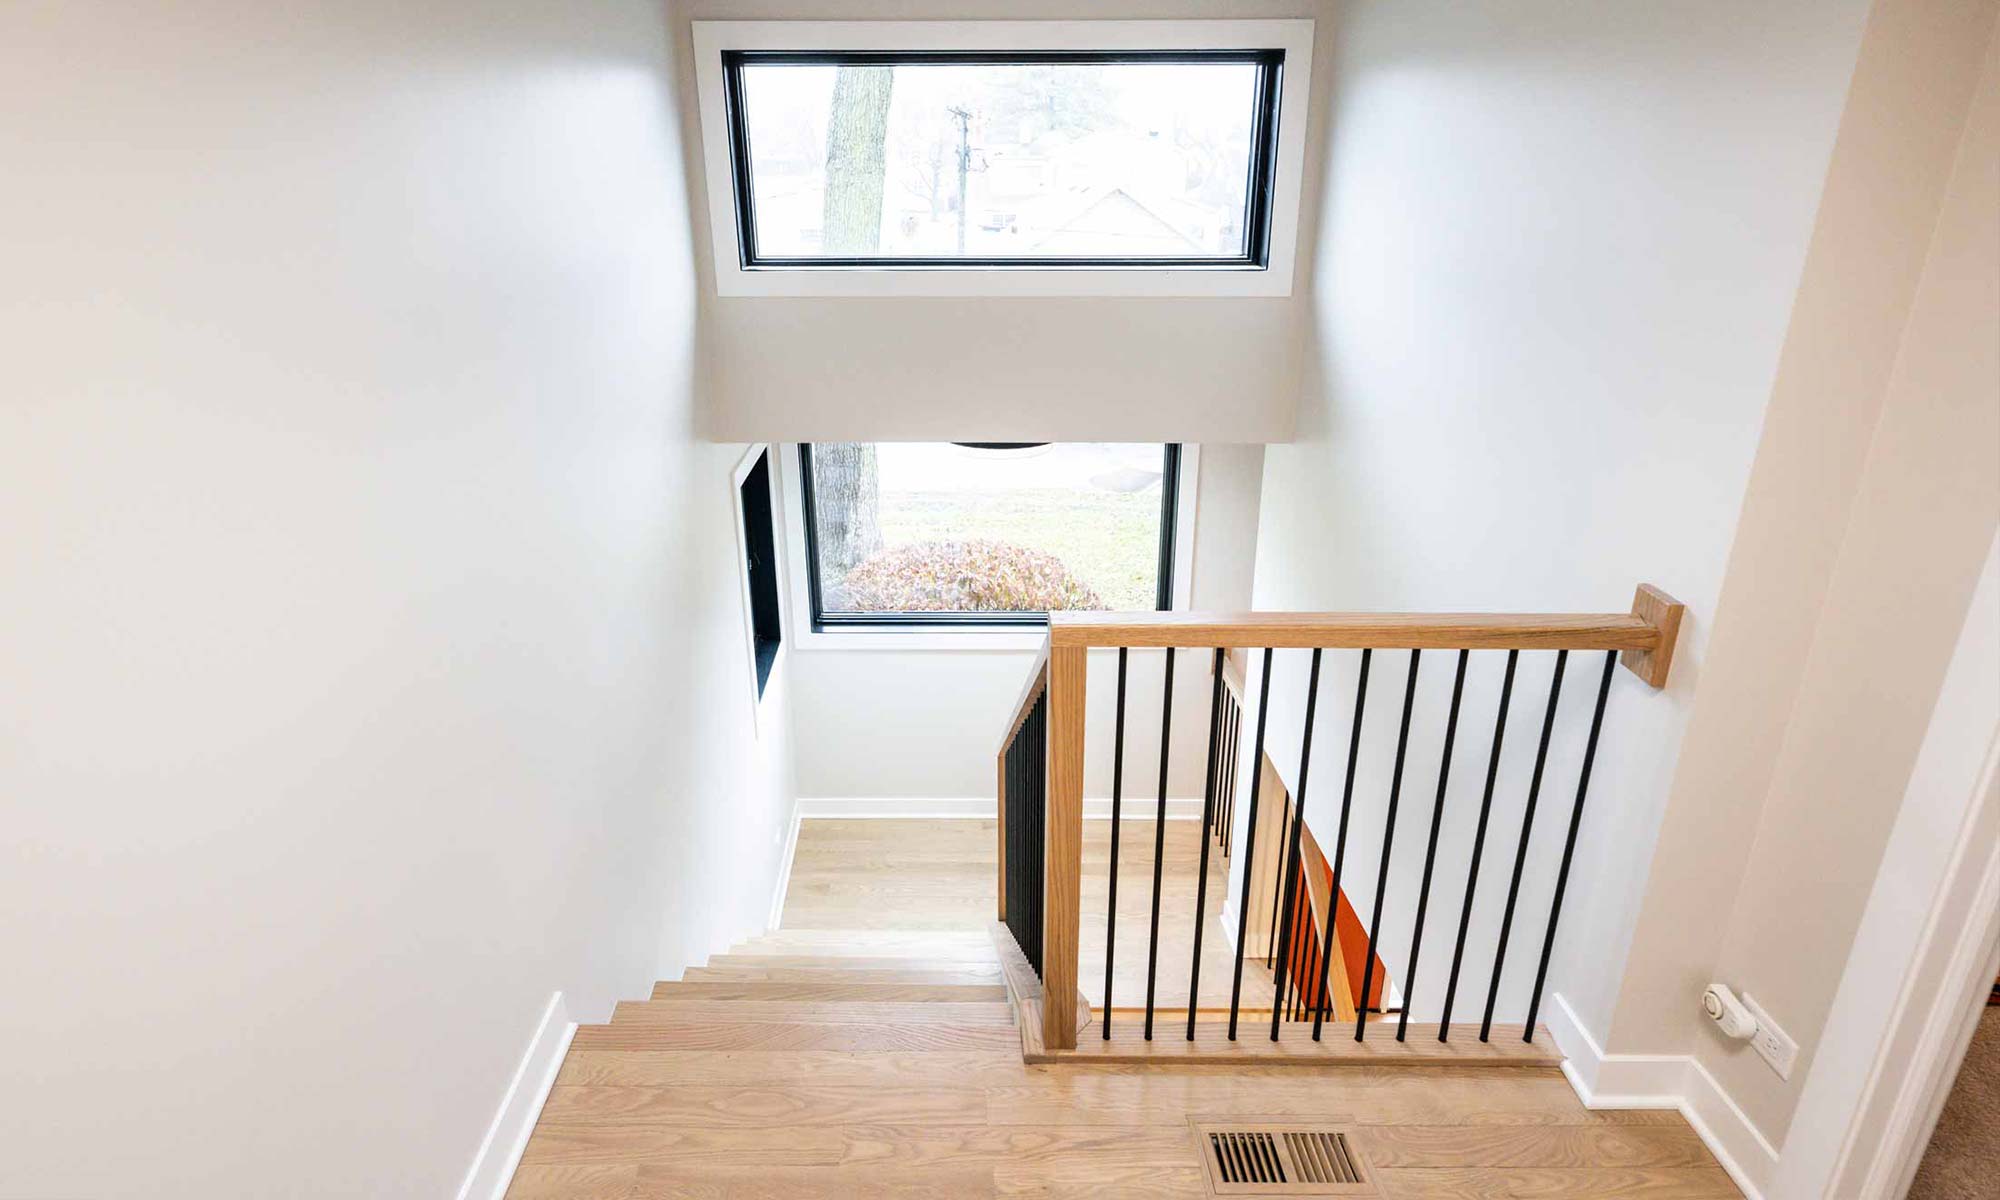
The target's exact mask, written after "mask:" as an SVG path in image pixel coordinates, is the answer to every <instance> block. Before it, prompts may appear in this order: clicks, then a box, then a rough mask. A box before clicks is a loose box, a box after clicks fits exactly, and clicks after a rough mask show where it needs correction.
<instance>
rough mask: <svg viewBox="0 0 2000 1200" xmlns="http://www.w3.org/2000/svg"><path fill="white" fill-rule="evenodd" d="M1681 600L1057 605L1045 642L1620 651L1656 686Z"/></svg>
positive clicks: (1644, 594)
mask: <svg viewBox="0 0 2000 1200" xmlns="http://www.w3.org/2000/svg"><path fill="white" fill-rule="evenodd" d="M1681 612H1682V606H1681V604H1680V602H1679V601H1676V600H1675V599H1674V598H1673V597H1671V596H1669V595H1667V594H1666V593H1665V592H1662V591H1660V590H1659V589H1658V588H1656V587H1653V586H1652V585H1650V584H1641V585H1640V586H1639V590H1638V594H1637V595H1636V596H1635V597H1634V598H1633V602H1632V611H1631V612H1629V613H1276V612H1237V613H1201V612H1122V613H1114V612H1059V613H1051V614H1050V615H1049V643H1050V645H1051V646H1054V647H1057V648H1061V647H1071V646H1081V647H1085V648H1090V647H1103V646H1133V647H1140V646H1146V647H1164V646H1175V647H1180V648H1183V649H1204V650H1206V649H1213V648H1215V647H1217V646H1222V647H1227V648H1229V649H1266V648H1268V649H1277V650H1285V649H1311V648H1314V647H1321V648H1325V649H1329V650H1331V649H1353V650H1361V649H1376V650H1381V649H1396V650H1622V651H1625V652H1626V655H1625V658H1624V663H1625V665H1626V666H1628V667H1630V668H1632V669H1633V671H1635V672H1636V673H1638V674H1639V675H1640V677H1641V678H1644V679H1645V680H1646V681H1647V682H1648V683H1651V684H1652V685H1653V686H1654V687H1659V686H1661V685H1662V684H1664V683H1665V682H1666V674H1667V672H1666V668H1667V666H1668V665H1670V663H1671V660H1672V655H1673V643H1674V638H1675V635H1676V634H1677V633H1678V632H1679V629H1680V618H1681Z"/></svg>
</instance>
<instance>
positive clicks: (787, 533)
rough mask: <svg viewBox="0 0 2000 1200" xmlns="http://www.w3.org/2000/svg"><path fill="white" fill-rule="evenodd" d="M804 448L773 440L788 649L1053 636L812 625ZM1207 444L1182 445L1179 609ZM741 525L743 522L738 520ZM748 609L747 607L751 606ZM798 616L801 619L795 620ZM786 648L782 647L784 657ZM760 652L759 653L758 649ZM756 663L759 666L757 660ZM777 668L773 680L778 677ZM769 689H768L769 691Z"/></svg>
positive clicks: (965, 643)
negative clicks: (801, 465) (801, 459)
mask: <svg viewBox="0 0 2000 1200" xmlns="http://www.w3.org/2000/svg"><path fill="white" fill-rule="evenodd" d="M798 462H799V446H798V443H796V442H783V443H779V442H773V443H771V469H772V470H773V471H775V472H777V476H778V480H777V486H778V488H779V491H780V492H781V494H782V496H783V499H784V522H783V526H784V528H783V530H782V537H783V541H784V549H783V550H782V551H781V552H780V554H779V556H780V557H781V558H783V559H784V562H785V572H784V580H783V584H784V588H785V599H786V606H785V608H786V616H787V621H786V625H785V650H789V649H792V648H797V649H798V650H800V651H804V652H816V651H823V650H894V651H905V652H907V651H912V650H948V651H960V652H963V651H967V650H974V651H981V650H983V651H994V652H1004V653H1018V652H1020V651H1023V650H1035V649H1038V648H1039V647H1040V646H1041V644H1042V642H1043V640H1044V639H1045V638H1046V637H1047V631H1046V630H1043V629H1019V628H1013V629H1009V628H999V627H996V628H992V629H921V628H919V629H898V630H858V629H829V630H818V629H814V628H812V597H811V596H809V595H807V593H806V587H807V584H806V570H807V567H806V523H805V494H804V490H803V489H802V488H801V487H800V486H799V470H798ZM1200 475H1201V447H1200V446H1197V445H1195V444H1194V443H1192V442H1184V443H1182V444H1181V479H1180V494H1179V495H1178V496H1177V497H1176V503H1175V508H1174V600H1173V606H1174V609H1175V610H1176V611H1185V610H1186V609H1187V608H1188V607H1190V605H1191V603H1192V597H1193V595H1194V535H1195V509H1196V507H1197V505H1196V503H1195V497H1196V495H1197V494H1198V492H1199V491H1200V487H1199V484H1200ZM737 525H738V527H739V528H740V527H741V525H742V522H741V521H738V522H737ZM746 611H747V610H746ZM791 614H798V615H797V619H795V620H793V619H790V617H791ZM785 650H780V651H779V657H780V658H782V657H783V656H784V653H785ZM753 652H754V651H753ZM753 666H754V664H753ZM775 671H776V668H773V672H774V673H773V675H772V678H773V679H774V680H775V679H776V678H777V676H776V674H775ZM768 690H769V689H766V691H767V693H768Z"/></svg>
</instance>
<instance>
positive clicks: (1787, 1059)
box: [1743, 992, 1799, 1079]
mask: <svg viewBox="0 0 2000 1200" xmlns="http://www.w3.org/2000/svg"><path fill="white" fill-rule="evenodd" d="M1743 1007H1745V1008H1747V1009H1749V1010H1750V1015H1751V1016H1753V1017H1756V1018H1757V1032H1756V1033H1753V1034H1751V1035H1750V1048H1751V1049H1752V1050H1755V1051H1756V1052H1757V1056H1758V1057H1759V1058H1761V1059H1763V1060H1764V1061H1765V1063H1767V1064H1769V1066H1770V1068H1771V1069H1772V1070H1773V1071H1776V1072H1777V1073H1778V1078H1780V1079H1790V1078H1791V1077H1792V1064H1794V1063H1796V1062H1797V1061H1798V1060H1799V1044H1798V1043H1797V1042H1795V1041H1793V1040H1792V1035H1790V1034H1788V1033H1786V1032H1785V1031H1784V1030H1782V1029H1780V1028H1778V1023H1777V1022H1776V1021H1773V1020H1772V1019H1771V1014H1770V1013H1767V1012H1765V1011H1764V1008H1763V1006H1762V1005H1760V1004H1758V1003H1757V1002H1756V1001H1755V1000H1752V999H1751V998H1750V994H1749V993H1748V992H1745V993H1744V994H1743Z"/></svg>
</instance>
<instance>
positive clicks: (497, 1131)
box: [458, 992, 576, 1200]
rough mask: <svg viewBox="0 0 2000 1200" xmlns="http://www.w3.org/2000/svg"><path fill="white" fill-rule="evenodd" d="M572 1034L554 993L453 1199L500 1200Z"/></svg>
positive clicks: (565, 1009)
mask: <svg viewBox="0 0 2000 1200" xmlns="http://www.w3.org/2000/svg"><path fill="white" fill-rule="evenodd" d="M575 1036H576V1022H575V1021H572V1020H570V1016H569V1008H568V1007H567V1006H566V1005H564V1004H563V994H562V993H561V992H557V993H556V994H555V995H553V996H551V997H549V1006H548V1007H547V1008H545V1009H543V1010H542V1020H541V1023H540V1024H539V1025H537V1026H536V1027H535V1033H534V1036H533V1037H531V1038H529V1039H528V1052H527V1053H526V1054H525V1055H523V1056H522V1057H521V1065H520V1066H518V1067H516V1068H515V1069H514V1078H513V1081H512V1082H510V1083H509V1084H508V1085H507V1092H506V1094H505V1095H504V1096H502V1097H501V1098H500V1111H498V1112H496V1113H494V1114H493V1123H492V1124H491V1125H489V1126H487V1127H486V1140H484V1141H482V1142H480V1143H479V1151H478V1153H476V1154H474V1155H473V1156H472V1166H471V1168H470V1169H469V1170H467V1171H466V1173H465V1182H464V1183H462V1184H460V1185H459V1189H458V1200H504V1197H505V1196H506V1195H507V1185H508V1184H510V1183H512V1182H513V1181H514V1168H515V1167H516V1166H518V1165H519V1164H520V1162H521V1152H522V1151H523V1150H526V1149H527V1148H528V1135H529V1134H531V1133H533V1132H534V1131H535V1118H537V1117H539V1116H541V1115H542V1104H543V1102H544V1101H546V1100H547V1099H548V1098H549V1089H550V1088H551V1087H554V1086H555V1082H556V1072H557V1071H558V1070H560V1069H561V1068H562V1061H563V1055H564V1054H566V1053H568V1051H569V1042H570V1039H571V1038H573V1037H575Z"/></svg>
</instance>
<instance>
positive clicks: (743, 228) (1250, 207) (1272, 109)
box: [722, 49, 1285, 271]
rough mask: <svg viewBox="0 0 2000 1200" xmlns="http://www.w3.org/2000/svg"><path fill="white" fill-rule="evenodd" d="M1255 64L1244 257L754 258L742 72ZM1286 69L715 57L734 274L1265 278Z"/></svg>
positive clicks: (1270, 65) (1248, 56) (848, 53)
mask: <svg viewBox="0 0 2000 1200" xmlns="http://www.w3.org/2000/svg"><path fill="white" fill-rule="evenodd" d="M1197 62H1200V63H1213V62H1221V63H1245V62H1247V63H1254V64H1256V65H1257V68H1258V71H1257V89H1256V96H1257V108H1256V111H1255V112H1254V113H1253V114H1252V115H1251V129H1250V178H1249V180H1248V183H1247V186H1246V187H1245V189H1244V193H1243V196H1244V204H1243V209H1244V212H1243V227H1244V238H1243V253H1242V254H1240V255H1224V256H1203V255H1191V256H1170V255H1153V256H1148V255H1121V256H1115V257H1114V256H1103V255H1100V256H1096V257H1081V256H1049V257H1029V256H1008V257H995V258H981V257H974V256H969V255H931V256H915V255H912V256H894V255H866V256H819V255H776V254H768V255H767V254H761V253H759V252H758V250H757V202H756V195H755V189H754V187H753V185H752V180H751V177H750V174H751V166H750V123H749V121H748V120H747V119H746V118H745V111H746V109H745V105H746V103H747V102H746V100H745V98H744V94H743V68H744V67H746V66H757V65H773V64H782V65H788V66H849V67H852V66H897V65H900V64H905V63H911V64H924V65H936V64H948V65H957V64H968V65H993V66H1006V65H1010V64H1019V65H1024V66H1041V65H1045V64H1050V63H1069V64H1075V63H1093V64H1094V63H1197ZM1284 69H1285V52H1284V51H1283V50H1254V49H1246V50H1234V49H1231V50H724V51H723V52H722V94H723V106H724V110H725V112H726V114H727V117H726V119H727V121H728V122H729V161H730V172H731V185H732V189H733V191H734V193H735V201H736V247H737V259H738V265H739V266H741V267H742V269H743V270H745V271H757V270H783V271H798V270H861V269H871V268H872V269H878V270H879V269H883V268H891V269H897V270H902V269H934V270H936V269H944V270H1024V269H1025V270H1035V271H1050V270H1057V271H1063V270H1067V271H1075V270H1105V269H1141V268H1143V269H1154V270H1164V269H1172V270H1200V269H1208V270H1257V271H1261V270H1265V269H1266V268H1267V267H1268V266H1269V265H1270V252H1271V209H1272V194H1273V191H1274V189H1275V187H1276V184H1277V180H1276V175H1277V169H1278V116H1279V114H1278V96H1279V91H1280V88H1279V84H1280V83H1281V81H1282V78H1283V75H1284Z"/></svg>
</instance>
